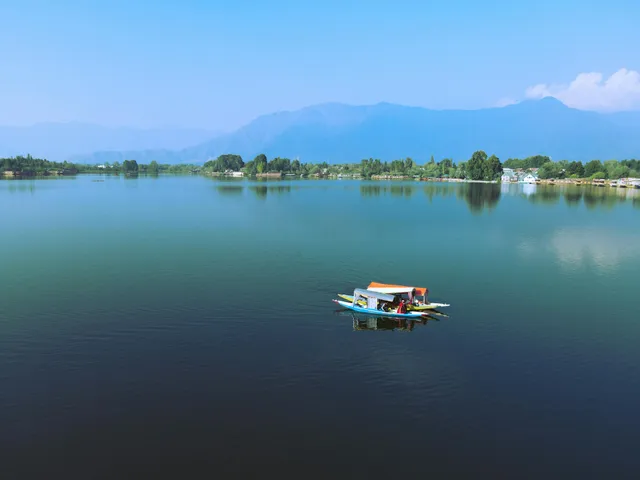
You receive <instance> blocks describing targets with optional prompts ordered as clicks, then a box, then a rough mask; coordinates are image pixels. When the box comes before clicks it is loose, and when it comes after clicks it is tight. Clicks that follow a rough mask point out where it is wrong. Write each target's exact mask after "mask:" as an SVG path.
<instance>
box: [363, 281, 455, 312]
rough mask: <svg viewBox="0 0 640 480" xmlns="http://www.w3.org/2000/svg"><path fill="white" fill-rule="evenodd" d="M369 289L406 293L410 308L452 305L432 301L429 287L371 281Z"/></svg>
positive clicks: (423, 308)
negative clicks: (429, 295) (428, 296)
mask: <svg viewBox="0 0 640 480" xmlns="http://www.w3.org/2000/svg"><path fill="white" fill-rule="evenodd" d="M367 289H368V290H371V291H374V292H381V293H390V294H391V295H402V294H405V295H407V297H408V300H409V305H408V309H409V310H429V309H434V308H443V307H450V306H451V305H449V304H448V303H436V302H430V301H429V299H428V298H427V295H428V294H429V289H428V288H426V287H411V286H406V285H392V284H388V283H379V282H371V283H370V284H369V286H368V287H367ZM420 297H422V298H420Z"/></svg>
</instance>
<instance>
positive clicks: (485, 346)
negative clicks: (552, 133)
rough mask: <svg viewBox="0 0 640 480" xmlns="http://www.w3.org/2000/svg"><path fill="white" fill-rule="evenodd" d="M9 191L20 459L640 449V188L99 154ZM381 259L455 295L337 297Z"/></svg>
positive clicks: (542, 460) (145, 467)
mask: <svg viewBox="0 0 640 480" xmlns="http://www.w3.org/2000/svg"><path fill="white" fill-rule="evenodd" d="M0 202H1V204H2V206H3V208H2V212H3V222H2V226H1V227H0V228H1V232H2V234H1V235H0V251H1V252H2V260H1V263H0V268H1V272H2V274H1V275H0V291H1V292H2V294H1V295H0V384H1V385H2V388H1V389H0V425H1V428H0V452H2V453H0V457H4V459H3V460H2V465H3V471H4V472H5V473H4V475H3V477H4V478H25V477H28V478H33V477H37V478H53V477H57V478H61V474H63V473H64V474H66V478H103V477H104V478H121V477H123V476H136V475H138V476H140V477H142V476H146V478H157V477H158V476H161V475H164V476H171V477H175V478H187V477H188V478H193V477H194V476H196V475H198V476H200V475H202V476H206V477H207V478H228V477H243V478H247V477H251V478H256V477H257V476H260V477H267V478H269V477H270V476H275V475H276V474H278V475H281V476H287V477H290V476H293V475H299V476H301V477H303V478H304V477H307V478H308V477H311V478H316V477H322V478H326V477H337V478H343V477H347V478H371V477H376V478H379V477H383V476H389V475H393V476H405V475H412V476H414V477H416V478H426V477H427V476H428V475H431V476H433V475H436V476H437V477H440V478H441V477H447V478H451V477H461V476H473V477H474V478H478V477H481V476H486V477H493V478H496V477H499V478H504V477H508V478H542V477H547V478H548V477H562V478H568V477H571V478H632V477H635V475H637V472H638V471H639V469H640V456H639V455H638V452H637V449H638V446H639V445H640V442H639V440H638V429H639V427H640V414H639V413H638V403H639V399H640V349H639V348H638V340H639V339H640V314H639V310H640V304H639V303H638V298H639V295H640V291H639V290H638V286H639V285H640V282H639V279H638V273H639V272H640V191H634V190H624V189H620V190H616V189H610V188H597V187H589V188H579V187H573V188H564V187H557V186H551V187H542V186H535V185H489V184H453V183H426V182H393V181H389V182H367V181H322V180H318V181H265V182H258V181H247V180H237V181H231V180H228V181H222V180H213V179H210V178H204V177H197V176H160V177H158V178H150V177H149V178H145V177H140V178H128V179H127V178H123V177H109V176H104V177H100V176H79V177H77V178H60V179H36V180H14V181H0ZM370 281H378V282H384V283H400V284H410V285H417V286H426V287H428V288H429V290H430V295H429V298H430V299H431V300H432V301H438V302H445V303H450V304H451V307H449V308H448V309H446V312H447V313H448V314H449V317H448V318H441V319H440V320H435V319H434V320H428V321H426V323H424V324H422V323H420V322H417V323H415V324H406V323H402V322H400V323H398V322H396V321H391V322H390V321H389V320H378V319H376V318H374V317H366V316H364V317H363V316H354V315H353V314H350V313H347V312H344V311H340V310H338V309H337V308H336V305H335V304H334V303H332V302H331V300H332V299H333V298H337V297H336V294H338V293H352V292H353V289H354V288H356V287H366V286H367V285H368V283H369V282H370ZM205 474H207V475H205Z"/></svg>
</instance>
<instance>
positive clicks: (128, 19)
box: [0, 0, 640, 133]
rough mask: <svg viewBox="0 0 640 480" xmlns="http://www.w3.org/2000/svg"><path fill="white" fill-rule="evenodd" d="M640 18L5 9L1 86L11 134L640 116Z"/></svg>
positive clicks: (475, 9) (566, 13) (486, 10)
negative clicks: (379, 119)
mask: <svg viewBox="0 0 640 480" xmlns="http://www.w3.org/2000/svg"><path fill="white" fill-rule="evenodd" d="M578 7H579V8H578ZM460 12H464V15H462V14H461V13H460ZM638 14H640V5H638V4H637V3H633V2H629V1H624V0H613V1H610V2H607V3H606V5H602V4H601V3H600V2H596V1H594V0H587V1H583V2H580V3H578V2H576V1H573V0H567V1H563V2H551V1H548V0H543V1H542V2H538V3H537V4H536V8H535V9H525V8H523V7H521V6H517V5H513V4H512V3H511V2H507V1H505V0H496V1H493V2H483V3H482V4H481V5H480V4H475V3H474V2H471V1H470V0H467V1H463V0H460V1H456V2H449V3H447V4H441V5H425V4H415V2H402V1H401V2H398V1H395V2H393V3H391V2H373V3H372V2H361V1H350V2H339V3H338V2H335V1H328V2H323V3H322V5H308V4H293V5H292V4H289V2H284V1H282V0H277V1H273V2H269V3H266V2H262V3H253V2H252V3H249V2H246V1H238V2H234V3H222V2H217V1H214V2H200V1H191V2H180V3H177V2H175V3H173V2H158V3H157V4H155V5H154V6H153V8H150V7H147V6H145V5H132V4H130V3H125V2H122V1H113V2H108V3H106V2H104V3H102V2H98V3H93V4H92V5H91V6H88V5H86V4H85V3H83V2H78V1H74V0H69V1H66V2H61V3H58V4H56V5H51V4H49V3H47V2H43V1H37V0H36V1H31V2H28V1H25V2H21V3H20V4H16V5H12V6H7V5H3V6H0V17H1V18H3V20H4V22H3V28H2V29H0V42H2V43H3V44H4V45H9V46H10V47H11V48H8V49H5V51H4V52H3V53H4V65H5V67H6V70H8V71H13V72H15V73H14V74H13V75H4V76H3V77H2V78H0V92H2V93H0V99H1V101H0V105H2V107H3V108H1V109H0V125H3V126H29V125H33V124H38V123H49V122H53V123H60V122H78V123H85V124H94V125H100V126H106V127H131V128H144V129H150V128H152V129H157V128H187V129H204V130H207V131H213V132H216V133H220V132H229V131H233V130H235V129H237V128H239V127H240V126H242V125H245V124H247V123H249V122H250V121H252V120H253V119H255V118H257V117H259V116H261V115H265V114H270V113H274V112H281V111H291V110H297V109H300V108H304V107H306V106H310V105H317V104H324V103H345V104H349V105H372V104H377V103H381V102H388V103H394V104H400V105H408V106H417V107H424V108H430V109H439V110H441V109H465V110H468V109H479V108H487V107H493V106H501V105H508V104H511V103H513V102H516V101H520V100H523V99H526V98H541V97H543V96H545V95H548V96H553V97H555V98H558V99H559V100H561V101H563V102H564V103H565V104H566V105H568V106H571V107H574V108H578V109H583V110H594V111H600V112H613V111H625V110H638V109H640V74H639V73H638V70H640V59H639V58H638V56H637V55H636V54H635V51H634V50H635V48H634V46H633V42H629V41H628V40H629V38H628V37H629V34H628V32H630V31H633V29H634V27H635V19H636V18H638ZM25 26H27V27H25ZM25 28H26V29H27V30H28V35H25ZM479 32H480V33H479ZM594 32H597V34H594Z"/></svg>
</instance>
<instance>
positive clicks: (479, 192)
mask: <svg viewBox="0 0 640 480" xmlns="http://www.w3.org/2000/svg"><path fill="white" fill-rule="evenodd" d="M456 194H457V196H458V198H463V199H464V201H465V202H467V206H468V207H469V210H471V213H481V212H482V211H483V210H485V209H486V210H492V209H493V208H495V206H496V205H497V204H498V202H499V201H500V185H497V184H495V183H463V184H462V185H460V188H459V189H458V191H457V192H456Z"/></svg>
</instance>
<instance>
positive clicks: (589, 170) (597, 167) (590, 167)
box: [584, 160, 606, 178]
mask: <svg viewBox="0 0 640 480" xmlns="http://www.w3.org/2000/svg"><path fill="white" fill-rule="evenodd" d="M600 172H603V173H602V175H603V176H602V177H596V178H604V176H605V175H606V173H604V172H605V168H604V165H603V164H602V162H601V161H600V160H591V161H590V162H588V163H587V164H586V165H585V166H584V176H585V177H592V176H593V174H594V173H600Z"/></svg>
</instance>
